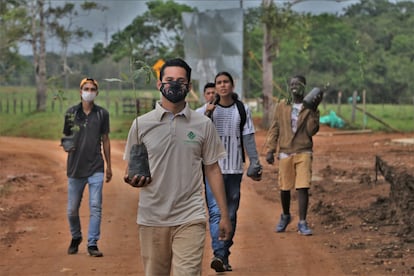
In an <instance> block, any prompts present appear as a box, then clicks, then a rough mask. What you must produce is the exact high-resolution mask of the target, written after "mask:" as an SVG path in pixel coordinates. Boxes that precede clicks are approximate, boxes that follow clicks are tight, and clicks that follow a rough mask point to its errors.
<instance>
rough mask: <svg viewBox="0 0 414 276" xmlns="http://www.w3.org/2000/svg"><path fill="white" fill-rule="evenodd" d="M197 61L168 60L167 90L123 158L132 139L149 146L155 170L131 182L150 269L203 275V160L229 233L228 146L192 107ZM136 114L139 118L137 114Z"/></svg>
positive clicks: (162, 81)
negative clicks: (224, 167) (224, 162)
mask: <svg viewBox="0 0 414 276" xmlns="http://www.w3.org/2000/svg"><path fill="white" fill-rule="evenodd" d="M190 81H191V68H190V67H189V66H188V64H187V63H186V62H185V61H183V60H182V59H172V60H168V61H166V63H165V64H164V66H163V67H162V68H161V71H160V77H159V80H158V81H157V88H158V89H159V90H160V92H161V94H162V96H161V101H160V102H158V103H157V104H156V107H155V109H154V110H152V111H150V112H148V113H146V114H144V115H142V116H139V117H138V118H137V119H135V120H134V122H133V123H132V125H131V129H130V131H129V135H128V140H127V144H126V147H125V153H124V159H125V160H129V159H130V149H131V147H132V145H133V144H137V143H144V144H145V146H146V148H147V150H148V158H149V167H150V171H151V176H142V175H135V176H133V177H128V167H127V170H126V174H125V177H124V180H125V182H127V183H128V184H130V185H131V186H133V187H140V188H141V189H140V193H139V204H138V205H139V206H138V218H137V223H138V225H139V240H140V246H141V256H142V260H143V263H144V270H145V275H147V276H149V275H170V273H171V270H172V272H173V274H174V275H201V268H202V259H203V251H204V243H205V236H206V219H207V218H206V209H205V203H204V195H203V191H204V186H203V174H202V170H201V166H204V172H205V175H206V177H207V179H208V181H209V183H211V189H212V191H213V193H214V196H215V198H216V199H217V203H218V205H219V207H220V211H221V213H222V214H225V215H223V216H222V217H221V221H220V233H221V239H224V240H225V239H227V238H228V237H229V234H230V232H231V224H230V220H229V217H228V215H227V214H228V211H227V205H226V197H225V192H224V184H223V177H222V174H221V171H220V167H219V165H218V160H219V159H220V158H222V157H224V156H225V150H224V147H223V145H222V143H221V140H220V138H219V137H218V134H217V132H216V129H215V127H214V125H213V123H212V122H211V120H210V119H209V118H207V117H206V116H204V115H203V114H199V113H197V112H195V111H193V110H191V109H190V108H189V106H188V104H187V103H186V102H185V97H186V95H187V93H188V91H189V90H190V89H191V82H190ZM136 120H138V121H136Z"/></svg>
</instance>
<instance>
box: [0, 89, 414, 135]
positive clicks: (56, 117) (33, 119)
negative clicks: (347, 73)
mask: <svg viewBox="0 0 414 276" xmlns="http://www.w3.org/2000/svg"><path fill="white" fill-rule="evenodd" d="M123 98H131V99H132V100H134V99H136V98H139V99H146V101H144V100H141V103H142V105H141V107H142V108H141V112H140V113H145V112H146V111H148V110H150V109H151V104H149V103H148V100H149V101H150V102H151V100H152V99H155V100H156V99H158V98H159V92H158V91H155V90H154V91H138V92H134V91H110V92H109V91H105V90H104V91H100V95H99V96H98V97H97V100H96V103H97V104H99V105H101V106H103V107H105V108H107V109H108V110H109V112H110V114H111V117H110V120H111V138H112V139H126V137H127V133H128V130H129V127H130V125H131V122H132V120H133V119H134V118H135V114H134V113H125V112H124V110H123V107H122V105H123V101H122V99H123ZM78 102H79V91H78V90H73V91H68V92H66V93H60V92H53V91H52V92H49V94H48V95H47V107H46V111H45V112H36V111H35V107H36V95H35V90H34V88H30V87H0V136H19V137H35V138H42V139H59V138H60V136H61V133H62V126H63V117H64V113H65V111H66V109H67V108H68V107H69V106H71V105H74V104H76V103H78ZM145 102H146V104H143V103H145ZM199 105H200V103H198V102H192V103H191V106H192V107H193V108H196V107H197V106H199ZM358 108H359V109H360V110H362V109H363V107H362V105H358ZM365 108H366V111H367V112H368V113H369V114H368V115H364V114H363V112H362V111H360V110H357V111H355V113H354V114H355V115H354V116H352V112H353V111H352V105H350V104H343V105H341V106H340V107H338V106H336V105H331V104H326V105H325V104H321V105H320V106H319V110H320V112H321V116H324V115H327V114H329V113H330V112H331V111H334V112H335V113H336V115H338V116H339V117H340V118H341V119H343V120H344V121H345V125H344V127H343V129H347V130H348V129H370V130H372V131H395V130H398V131H401V132H414V105H391V104H384V105H372V104H368V105H366V107H365ZM253 116H254V117H258V118H261V116H262V112H261V111H258V112H255V113H254V114H253ZM353 117H354V120H353V119H352V118H353Z"/></svg>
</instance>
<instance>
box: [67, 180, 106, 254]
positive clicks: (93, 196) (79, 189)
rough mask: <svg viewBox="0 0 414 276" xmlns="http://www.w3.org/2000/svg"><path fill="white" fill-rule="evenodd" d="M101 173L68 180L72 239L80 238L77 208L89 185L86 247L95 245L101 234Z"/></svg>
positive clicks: (68, 211) (68, 209)
mask: <svg viewBox="0 0 414 276" xmlns="http://www.w3.org/2000/svg"><path fill="white" fill-rule="evenodd" d="M103 178H104V173H103V172H97V173H94V174H93V175H91V176H89V177H84V178H71V177H69V178H68V208H67V215H68V220H69V227H70V233H71V234H72V238H73V239H78V238H81V237H82V232H81V223H80V218H79V207H80V204H81V201H82V196H83V191H84V190H85V186H86V184H89V187H88V189H89V229H88V246H93V245H97V242H98V240H99V237H100V234H101V230H100V228H101V216H102V187H103Z"/></svg>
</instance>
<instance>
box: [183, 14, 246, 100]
mask: <svg viewBox="0 0 414 276" xmlns="http://www.w3.org/2000/svg"><path fill="white" fill-rule="evenodd" d="M182 18H183V19H182V20H183V25H184V53H185V58H186V61H187V62H188V64H189V65H190V66H191V68H192V69H193V73H192V77H193V79H195V80H198V81H199V89H198V90H199V93H200V98H201V99H204V97H202V94H203V88H204V85H205V84H206V83H207V82H213V81H214V77H215V75H216V74H217V73H218V72H220V71H227V72H229V73H230V74H231V75H232V76H233V78H234V82H235V91H234V92H236V93H237V94H238V95H239V97H240V98H242V96H243V92H242V91H243V9H227V10H208V11H205V12H192V13H188V12H186V13H183V14H182Z"/></svg>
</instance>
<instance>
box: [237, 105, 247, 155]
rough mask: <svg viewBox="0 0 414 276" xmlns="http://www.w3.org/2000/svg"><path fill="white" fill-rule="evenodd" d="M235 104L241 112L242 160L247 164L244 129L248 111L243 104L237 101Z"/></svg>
mask: <svg viewBox="0 0 414 276" xmlns="http://www.w3.org/2000/svg"><path fill="white" fill-rule="evenodd" d="M235 103H236V106H237V109H238V110H239V114H240V144H241V149H242V158H243V163H244V162H246V155H245V153H244V144H243V128H244V125H245V124H246V120H247V114H246V109H244V104H243V102H241V101H240V100H238V99H236V100H235Z"/></svg>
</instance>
